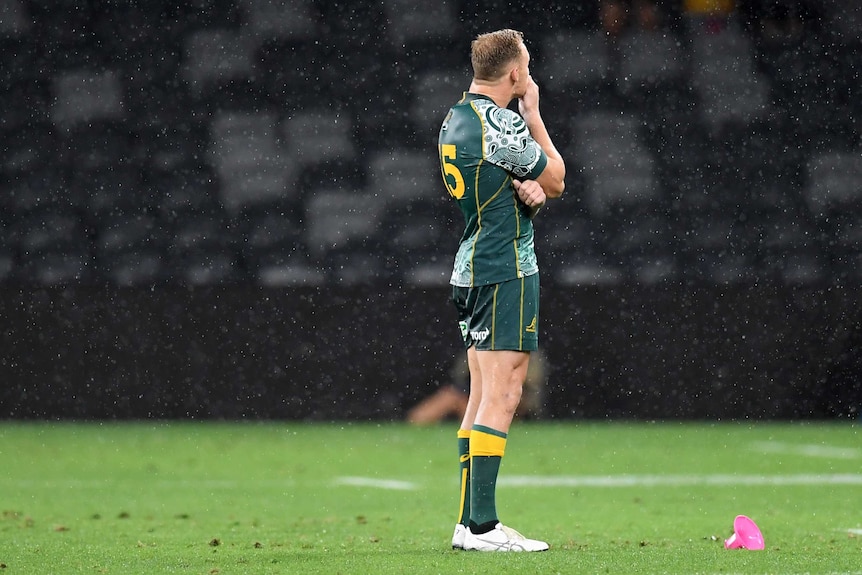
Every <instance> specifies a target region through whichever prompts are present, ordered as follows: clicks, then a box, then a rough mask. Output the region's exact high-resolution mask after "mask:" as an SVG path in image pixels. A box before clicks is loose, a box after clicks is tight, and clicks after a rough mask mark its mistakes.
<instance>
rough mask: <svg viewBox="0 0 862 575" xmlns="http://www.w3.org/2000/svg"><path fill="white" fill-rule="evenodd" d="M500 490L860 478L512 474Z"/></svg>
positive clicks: (858, 480) (852, 480)
mask: <svg viewBox="0 0 862 575" xmlns="http://www.w3.org/2000/svg"><path fill="white" fill-rule="evenodd" d="M497 485H499V486H501V487H503V486H505V487H677V486H685V485H705V486H719V487H720V486H732V485H749V486H757V485H775V486H781V485H862V475H860V474H853V473H843V474H799V475H732V474H727V475H550V476H537V475H515V476H511V475H510V476H501V477H500V479H499V480H498V481H497Z"/></svg>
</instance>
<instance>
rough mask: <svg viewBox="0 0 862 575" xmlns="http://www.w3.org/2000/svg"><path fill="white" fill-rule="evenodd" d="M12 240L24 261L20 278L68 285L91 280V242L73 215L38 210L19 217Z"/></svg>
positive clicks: (13, 228) (12, 231)
mask: <svg viewBox="0 0 862 575" xmlns="http://www.w3.org/2000/svg"><path fill="white" fill-rule="evenodd" d="M10 239H11V240H12V242H13V244H14V246H15V248H16V249H17V252H18V255H19V260H20V271H21V274H20V277H22V278H23V279H25V280H26V281H30V282H33V283H37V284H40V285H65V284H68V283H73V282H78V281H81V280H86V279H89V277H90V271H91V268H92V256H91V249H90V243H89V239H88V238H87V234H86V231H85V230H84V229H83V227H82V225H81V222H80V220H79V219H78V218H77V217H76V216H75V215H74V214H72V213H69V212H65V211H58V210H55V209H48V210H38V211H34V212H32V213H30V214H27V215H26V216H24V217H21V218H19V219H18V220H17V221H16V222H15V224H14V225H13V226H12V229H11V230H10Z"/></svg>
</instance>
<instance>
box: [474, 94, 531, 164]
mask: <svg viewBox="0 0 862 575" xmlns="http://www.w3.org/2000/svg"><path fill="white" fill-rule="evenodd" d="M472 106H473V109H474V110H476V114H477V115H478V116H479V118H480V120H481V121H482V127H483V129H482V133H483V134H482V148H483V149H482V155H483V156H484V158H485V159H486V160H487V161H489V162H491V163H492V164H494V165H496V166H499V167H501V168H503V169H504V170H506V171H507V172H509V173H510V174H512V175H514V176H515V177H517V178H526V177H528V176H530V175H531V174H532V173H533V172H534V171H536V172H541V171H542V169H544V167H545V164H546V163H547V158H546V157H545V155H544V152H543V151H542V148H541V147H540V146H539V145H538V144H537V143H536V141H535V140H533V137H532V136H531V135H530V130H529V129H528V128H527V123H526V122H525V121H524V119H523V118H522V117H521V116H520V115H518V114H516V113H515V112H513V111H512V110H509V109H508V108H501V107H499V106H497V105H496V104H494V102H492V101H490V100H485V99H477V100H474V101H473V102H472ZM537 168H538V170H537Z"/></svg>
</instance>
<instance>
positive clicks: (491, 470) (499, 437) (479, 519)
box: [470, 425, 507, 534]
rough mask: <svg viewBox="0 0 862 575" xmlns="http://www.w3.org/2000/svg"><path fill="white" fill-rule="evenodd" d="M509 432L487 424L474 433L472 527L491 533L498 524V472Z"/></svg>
mask: <svg viewBox="0 0 862 575" xmlns="http://www.w3.org/2000/svg"><path fill="white" fill-rule="evenodd" d="M506 437H507V436H506V434H505V433H503V432H502V431H497V430H496V429H491V428H490V427H485V426H483V425H474V426H473V430H472V432H471V433H470V530H471V531H472V532H473V533H476V534H479V533H487V532H488V531H490V530H491V529H493V528H494V526H495V525H496V524H497V522H498V519H497V500H496V494H497V474H498V473H499V472H500V463H501V462H502V460H503V455H504V454H505V452H506Z"/></svg>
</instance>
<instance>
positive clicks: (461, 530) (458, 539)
mask: <svg viewBox="0 0 862 575" xmlns="http://www.w3.org/2000/svg"><path fill="white" fill-rule="evenodd" d="M466 535H467V526H466V525H461V524H460V523H458V524H457V525H455V533H453V534H452V549H463V548H464V537H465V536H466Z"/></svg>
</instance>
